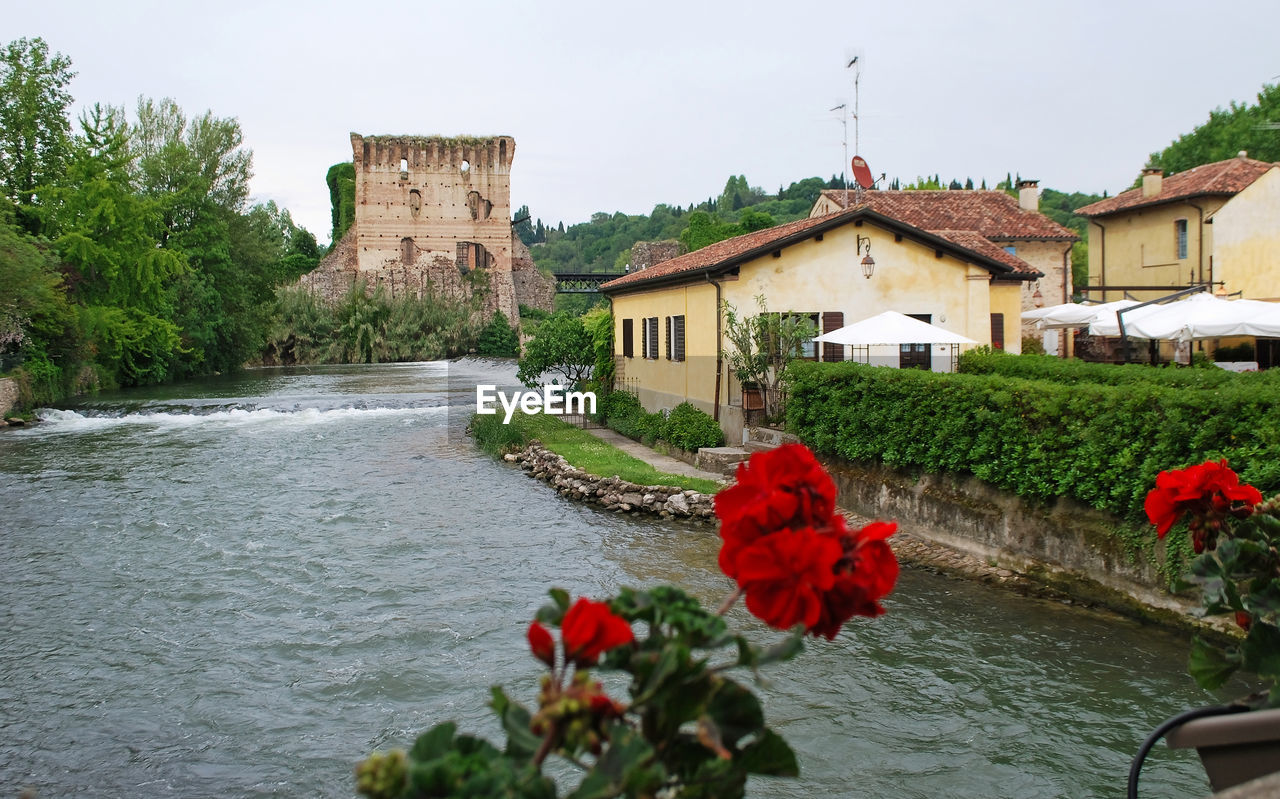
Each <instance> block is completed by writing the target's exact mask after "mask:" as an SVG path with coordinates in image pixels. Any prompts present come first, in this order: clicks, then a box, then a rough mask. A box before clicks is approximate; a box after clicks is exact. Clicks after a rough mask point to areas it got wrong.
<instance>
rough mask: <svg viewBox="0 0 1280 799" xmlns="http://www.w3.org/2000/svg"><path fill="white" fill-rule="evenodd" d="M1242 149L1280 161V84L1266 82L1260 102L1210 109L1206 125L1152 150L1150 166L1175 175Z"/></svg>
mask: <svg viewBox="0 0 1280 799" xmlns="http://www.w3.org/2000/svg"><path fill="white" fill-rule="evenodd" d="M1242 150H1243V151H1245V152H1247V153H1248V154H1249V157H1250V158H1256V159H1258V160H1259V161H1280V84H1268V85H1264V86H1263V87H1262V91H1260V92H1258V101H1257V103H1252V104H1251V103H1239V104H1238V103H1235V102H1232V103H1231V104H1230V105H1229V106H1228V107H1227V108H1225V109H1223V108H1216V109H1214V110H1213V111H1210V112H1209V119H1208V120H1207V121H1206V122H1204V124H1202V125H1199V126H1197V127H1196V128H1195V130H1193V131H1191V132H1190V133H1185V134H1183V135H1181V136H1179V137H1178V138H1177V139H1176V140H1175V141H1174V142H1173V143H1172V144H1170V145H1169V146H1168V147H1166V148H1164V149H1163V150H1161V151H1160V152H1155V153H1152V154H1151V159H1150V161H1148V163H1147V165H1148V166H1151V167H1159V168H1161V169H1163V170H1164V171H1165V173H1166V174H1172V173H1174V172H1182V171H1185V170H1187V169H1190V168H1192V167H1195V166H1200V165H1201V164H1210V163H1213V162H1214V161H1223V160H1226V159H1228V158H1232V157H1234V156H1236V155H1237V154H1238V153H1240V151H1242ZM1140 179H1141V178H1140V177H1139V178H1138V180H1140ZM1135 185H1137V181H1135Z"/></svg>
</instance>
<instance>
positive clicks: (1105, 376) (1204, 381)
mask: <svg viewBox="0 0 1280 799" xmlns="http://www.w3.org/2000/svg"><path fill="white" fill-rule="evenodd" d="M960 371H961V372H962V373H964V374H972V375H1001V376H1003V377H1020V378H1023V379H1026V380H1050V381H1053V382H1055V383H1094V384H1098V385H1112V386H1121V385H1131V384H1134V383H1152V384H1155V385H1160V386H1169V387H1171V388H1206V389H1211V388H1217V387H1218V386H1226V385H1232V384H1245V385H1280V371H1277V370H1270V371H1264V372H1243V373H1237V372H1228V371H1227V370H1226V369H1219V368H1218V367H1216V366H1206V367H1205V368H1202V369H1191V368H1186V367H1178V366H1150V365H1148V364H1137V363H1130V364H1117V363H1091V362H1088V361H1081V360H1077V359H1075V358H1058V357H1055V356H1052V355H1010V354H1009V353H1007V352H1000V351H998V350H992V349H990V348H989V347H977V348H975V349H972V350H969V351H968V352H965V353H964V354H963V355H961V356H960Z"/></svg>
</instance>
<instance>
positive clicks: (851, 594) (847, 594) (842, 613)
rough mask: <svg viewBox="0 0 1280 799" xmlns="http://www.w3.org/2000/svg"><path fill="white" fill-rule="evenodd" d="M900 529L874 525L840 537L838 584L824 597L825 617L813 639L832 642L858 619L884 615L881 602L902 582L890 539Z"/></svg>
mask: <svg viewBox="0 0 1280 799" xmlns="http://www.w3.org/2000/svg"><path fill="white" fill-rule="evenodd" d="M840 521H841V524H840V525H839V527H840V528H841V529H842V530H843V527H844V524H843V522H844V520H843V519H841V520H840ZM897 529H898V525H897V523H896V522H872V523H871V524H868V525H867V526H866V527H863V528H862V529H860V530H853V531H847V530H846V531H843V532H842V533H841V534H840V535H839V541H840V544H841V549H842V552H843V554H842V556H841V558H840V560H838V561H837V562H836V565H835V583H834V584H833V585H832V587H831V590H830V591H827V592H826V593H825V594H824V595H823V597H822V614H821V616H820V617H819V619H818V621H817V622H816V623H815V624H813V625H811V626H810V628H809V632H810V633H811V634H812V635H814V636H818V635H822V636H826V638H827V640H831V639H832V638H835V637H836V634H837V633H839V632H840V628H841V627H842V626H844V623H845V622H846V621H848V620H849V619H851V618H853V617H854V616H879V615H880V614H882V613H884V607H883V606H881V605H880V600H881V599H883V598H884V597H885V596H886V595H888V593H889V592H890V591H892V590H893V586H894V583H896V582H897V580H898V559H897V558H896V557H895V556H894V554H893V550H892V549H891V548H890V547H889V542H888V541H887V540H886V539H888V537H889V536H891V535H893V534H894V533H895V532H897Z"/></svg>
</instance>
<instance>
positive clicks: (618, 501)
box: [505, 420, 1234, 635]
mask: <svg viewBox="0 0 1280 799" xmlns="http://www.w3.org/2000/svg"><path fill="white" fill-rule="evenodd" d="M553 421H555V423H556V424H558V425H563V426H565V427H570V429H572V430H573V431H574V432H575V433H581V434H585V435H589V436H591V437H593V438H595V439H597V440H598V441H599V443H600V445H601V446H603V447H609V448H613V449H616V450H618V455H622V452H621V448H620V447H618V446H617V443H618V442H613V441H610V439H611V438H620V436H618V434H617V433H615V432H613V431H611V430H593V429H579V428H576V427H571V426H569V425H565V424H564V423H563V422H560V421H559V420H553ZM622 443H623V445H624V446H625V447H626V456H629V457H631V458H635V459H638V460H641V461H644V462H646V463H648V464H650V465H651V466H652V467H653V468H654V469H660V470H666V469H671V468H673V467H672V462H674V463H676V464H679V465H681V466H683V467H684V468H685V469H688V470H694V471H696V470H695V469H694V467H690V466H688V465H687V464H683V463H682V462H680V461H676V460H675V459H673V458H671V457H670V456H668V455H664V454H662V453H660V452H656V451H654V450H652V449H650V448H648V447H645V446H643V445H642V444H639V443H637V442H634V441H631V440H630V439H625V440H624V442H622ZM505 457H506V459H507V461H508V462H511V463H517V464H519V465H520V466H521V467H522V468H523V469H524V470H525V471H526V472H528V473H529V474H530V476H533V477H536V478H538V479H540V480H542V481H543V482H547V483H548V484H550V485H551V486H552V487H553V488H555V489H556V491H557V492H558V493H560V494H561V495H562V496H564V497H566V498H568V499H573V500H577V501H585V502H590V503H594V504H599V505H601V506H602V507H605V508H608V509H610V510H615V511H618V512H630V513H645V514H654V515H657V516H660V517H662V518H689V519H694V520H696V521H700V522H702V521H705V522H710V523H714V518H715V514H714V499H713V497H712V496H711V495H710V494H707V493H701V492H693V495H694V496H696V499H695V500H693V501H690V492H685V493H684V494H683V496H682V495H681V492H680V490H679V489H678V488H677V487H674V486H661V485H641V484H636V483H628V482H626V481H621V480H619V478H617V477H610V478H603V477H600V476H598V475H595V474H592V473H591V472H590V470H587V469H582V468H579V466H577V465H574V464H573V462H572V460H573V459H572V456H570V458H568V459H566V458H564V457H563V456H561V455H557V454H555V453H553V452H550V451H548V450H546V449H545V448H544V447H542V446H541V445H540V444H539V443H538V442H534V444H533V445H532V446H530V447H526V448H525V449H523V450H521V451H519V452H517V453H511V454H508V455H506V456H505ZM846 471H847V470H846V469H840V468H837V469H836V473H837V474H838V475H839V479H837V485H838V486H839V488H840V494H839V501H840V502H841V503H842V507H841V508H840V511H841V513H843V514H844V515H845V516H846V518H848V519H849V521H850V523H851V524H855V525H859V526H861V525H865V524H867V523H869V522H870V521H872V520H873V519H872V517H871V516H869V515H865V514H866V513H867V512H874V513H876V514H877V515H879V516H881V517H885V518H896V519H897V521H898V524H899V528H898V533H897V534H896V535H894V536H893V537H892V538H891V539H890V545H891V546H892V547H893V550H894V553H895V555H896V556H897V558H898V560H899V561H900V562H902V563H904V564H908V565H910V566H912V567H915V568H920V569H925V570H928V571H931V572H934V573H936V574H942V575H947V576H951V577H957V578H962V579H966V580H971V581H976V582H980V583H983V584H987V585H995V586H999V587H1001V588H1003V589H1005V590H1010V591H1014V592H1016V593H1020V594H1025V595H1029V596H1035V597H1038V598H1043V599H1050V600H1054V601H1058V602H1062V603H1064V604H1070V605H1078V606H1082V607H1091V608H1097V609H1103V610H1106V611H1108V612H1114V613H1118V614H1120V615H1122V616H1126V617H1128V618H1132V619H1136V620H1138V621H1141V622H1144V623H1155V624H1160V625H1162V626H1166V627H1170V628H1174V629H1183V630H1195V631H1202V632H1210V633H1215V634H1225V635H1231V634H1232V633H1233V632H1234V630H1232V629H1231V628H1230V625H1229V624H1226V623H1225V622H1223V623H1218V620H1212V619H1209V620H1206V619H1202V618H1197V617H1195V616H1193V615H1192V613H1193V611H1194V609H1195V606H1194V604H1193V603H1191V602H1189V601H1187V600H1184V599H1182V598H1180V597H1176V596H1173V595H1171V594H1168V593H1167V592H1160V591H1159V590H1158V589H1152V588H1149V587H1142V586H1137V587H1134V586H1117V585H1112V584H1110V583H1112V582H1114V580H1098V579H1096V577H1095V576H1093V575H1091V574H1090V573H1088V571H1087V570H1073V569H1070V568H1063V567H1062V566H1061V565H1060V564H1058V563H1056V562H1053V561H1049V560H1045V559H1036V558H1034V557H1024V556H1018V557H1011V556H1009V555H1008V554H1007V553H1004V554H997V553H996V552H995V551H994V550H991V549H990V548H988V549H981V550H980V549H978V548H975V547H974V546H971V544H972V542H970V541H968V540H966V539H964V537H963V536H956V535H949V536H948V534H945V533H939V531H938V530H937V529H934V528H935V527H936V525H933V524H930V523H927V522H925V521H919V520H916V519H914V517H913V515H912V513H911V512H910V509H909V508H907V507H905V506H903V503H901V502H894V501H892V500H890V501H888V505H889V506H892V507H891V508H890V511H889V512H885V510H884V503H883V502H876V501H870V502H869V501H868V500H871V499H872V498H870V497H866V496H859V494H860V492H859V491H858V490H855V489H854V488H853V487H852V486H851V484H850V481H849V479H848V475H847V474H845V473H844V472H846ZM704 474H705V473H704ZM883 478H884V476H883V475H878V476H877V479H876V480H875V481H872V482H874V483H878V484H879V485H880V486H881V488H880V491H879V493H883V491H885V490H888V489H887V487H886V483H885V481H884V479H883ZM873 493H875V492H873ZM673 497H675V499H673ZM881 499H882V500H883V499H884V498H883V497H881ZM846 500H849V501H850V502H852V503H853V504H852V505H844V504H843V503H844V502H845V501H846ZM669 502H670V503H672V504H671V505H668V503H669ZM686 504H687V505H688V511H687V512H686V511H685V506H686ZM946 504H947V507H950V503H946ZM971 504H972V503H971ZM934 510H935V511H938V512H941V509H934ZM963 510H964V509H963V508H953V509H952V511H953V512H951V513H942V515H943V516H948V517H955V518H957V519H959V521H960V522H961V523H964V522H965V521H966V520H965V519H962V518H960V517H962V516H963V515H964V513H963ZM988 515H989V514H988ZM1057 521H1058V523H1063V524H1065V520H1057ZM914 522H919V523H914ZM1046 537H1049V536H1038V538H1042V539H1043V538H1046ZM1126 589H1128V590H1126Z"/></svg>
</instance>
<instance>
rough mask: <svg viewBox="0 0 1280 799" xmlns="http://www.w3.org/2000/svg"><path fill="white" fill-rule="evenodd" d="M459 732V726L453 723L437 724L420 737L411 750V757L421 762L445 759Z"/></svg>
mask: <svg viewBox="0 0 1280 799" xmlns="http://www.w3.org/2000/svg"><path fill="white" fill-rule="evenodd" d="M457 731H458V725H457V724H455V723H453V722H452V721H446V722H444V723H443V724H437V725H436V726H434V727H432V728H431V729H429V730H427V731H426V732H424V733H422V734H421V735H419V736H418V740H416V741H414V743H413V749H410V750H409V757H411V758H413V759H414V760H417V761H419V762H426V761H428V760H435V759H436V758H438V757H443V756H444V754H445V753H446V752H448V751H449V750H450V749H452V748H453V736H454V734H455V733H456V732H457Z"/></svg>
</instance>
